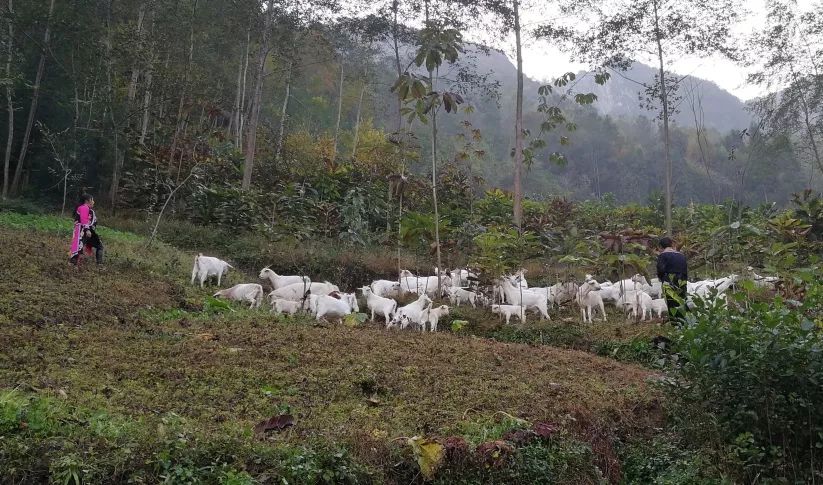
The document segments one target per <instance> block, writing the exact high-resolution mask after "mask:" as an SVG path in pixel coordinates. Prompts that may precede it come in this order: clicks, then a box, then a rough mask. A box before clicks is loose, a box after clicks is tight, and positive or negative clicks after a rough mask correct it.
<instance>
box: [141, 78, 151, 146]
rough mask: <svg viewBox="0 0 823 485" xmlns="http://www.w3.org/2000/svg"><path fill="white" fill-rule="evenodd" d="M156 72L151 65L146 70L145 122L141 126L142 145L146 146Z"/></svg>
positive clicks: (144, 94)
mask: <svg viewBox="0 0 823 485" xmlns="http://www.w3.org/2000/svg"><path fill="white" fill-rule="evenodd" d="M153 76H154V72H153V69H152V67H151V65H149V67H148V69H147V70H146V92H145V93H143V122H142V124H141V126H140V144H141V145H145V144H146V132H147V131H148V129H149V108H150V106H151V88H152V81H153Z"/></svg>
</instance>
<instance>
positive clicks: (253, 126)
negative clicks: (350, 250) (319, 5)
mask: <svg viewBox="0 0 823 485" xmlns="http://www.w3.org/2000/svg"><path fill="white" fill-rule="evenodd" d="M273 16H274V0H269V4H268V7H267V8H266V18H265V22H264V23H263V40H262V42H261V43H260V52H259V53H258V54H257V73H256V74H255V76H256V78H257V79H256V80H255V83H254V98H253V99H252V104H251V112H250V113H249V132H248V135H247V137H246V160H245V162H244V163H243V183H242V185H241V189H242V190H248V189H249V187H251V174H252V169H253V168H254V155H255V150H256V146H257V124H258V123H259V122H260V104H261V103H262V99H263V71H264V70H265V68H266V57H268V55H269V39H270V37H271V36H270V32H269V31H270V30H271V24H272V18H273Z"/></svg>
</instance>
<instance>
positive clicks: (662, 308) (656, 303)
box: [651, 298, 669, 318]
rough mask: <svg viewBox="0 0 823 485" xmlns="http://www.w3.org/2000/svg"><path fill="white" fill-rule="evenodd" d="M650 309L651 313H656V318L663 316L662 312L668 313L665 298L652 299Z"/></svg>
mask: <svg viewBox="0 0 823 485" xmlns="http://www.w3.org/2000/svg"><path fill="white" fill-rule="evenodd" d="M651 311H652V313H657V318H663V314H664V313H665V314H668V313H669V306H668V305H667V304H666V299H665V298H656V299H654V300H652V304H651Z"/></svg>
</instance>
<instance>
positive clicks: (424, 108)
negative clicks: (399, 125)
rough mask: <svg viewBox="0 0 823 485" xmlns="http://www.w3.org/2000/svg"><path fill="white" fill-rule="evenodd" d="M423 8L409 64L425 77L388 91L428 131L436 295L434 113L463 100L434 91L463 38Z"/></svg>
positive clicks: (407, 76) (407, 77)
mask: <svg viewBox="0 0 823 485" xmlns="http://www.w3.org/2000/svg"><path fill="white" fill-rule="evenodd" d="M424 8H425V15H426V17H425V20H426V23H425V26H424V27H423V29H422V30H421V31H420V40H419V48H418V50H417V54H416V56H415V58H414V61H413V62H414V64H416V65H417V66H418V67H424V68H425V69H426V72H427V73H428V76H427V77H426V78H422V77H420V76H417V75H415V74H413V73H409V72H408V71H406V72H405V73H404V74H403V75H402V76H400V78H398V80H397V82H396V83H395V85H394V87H393V88H392V90H396V91H397V93H398V96H399V97H400V99H402V100H404V101H406V102H408V101H413V102H414V103H415V104H414V107H411V108H405V109H404V111H403V113H405V114H408V115H409V119H408V122H409V124H411V122H412V121H413V120H415V119H419V120H420V121H421V122H423V123H428V124H429V126H430V127H431V133H430V136H431V140H430V141H431V145H430V146H431V169H432V174H431V176H432V203H433V209H434V239H435V252H436V257H437V268H438V279H437V285H438V293H439V287H440V271H442V270H443V264H442V259H441V252H440V212H439V208H438V204H437V157H438V154H437V141H438V140H437V136H438V133H437V112H438V110H439V109H440V107H441V106H442V107H443V108H444V109H445V110H446V112H447V113H448V112H452V111H456V110H457V105H459V104H460V103H462V102H463V98H462V96H460V95H459V94H457V93H454V92H450V91H446V90H443V91H442V92H441V91H438V90H437V81H438V77H439V70H440V67H441V66H442V65H443V63H444V62H448V63H451V64H453V63H455V62H456V61H457V57H458V56H459V55H460V52H462V50H463V36H462V34H461V33H460V32H459V31H458V30H457V29H454V28H450V27H448V26H447V25H445V24H444V23H443V22H441V21H439V20H433V19H432V18H431V13H430V10H429V3H428V2H426V3H425V4H424Z"/></svg>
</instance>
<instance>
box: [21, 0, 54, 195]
mask: <svg viewBox="0 0 823 485" xmlns="http://www.w3.org/2000/svg"><path fill="white" fill-rule="evenodd" d="M53 13H54V0H51V1H50V2H49V16H48V18H47V20H46V32H45V33H44V34H43V51H42V52H41V53H40V63H39V64H38V65H37V74H36V75H35V76H34V91H33V92H32V96H31V106H30V107H29V118H28V121H27V122H26V131H24V132H23V144H22V145H21V146H20V156H19V157H18V158H17V168H16V169H15V170H14V180H13V181H12V185H11V191H12V192H14V193H17V192H18V191H19V190H20V177H21V176H22V175H23V164H24V163H25V162H26V153H28V149H29V138H30V137H31V129H32V127H33V126H34V117H35V115H36V114H37V101H38V99H39V97H40V82H41V81H42V80H43V72H44V71H45V70H46V53H47V51H48V49H49V39H50V38H51V17H52V14H53Z"/></svg>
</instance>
